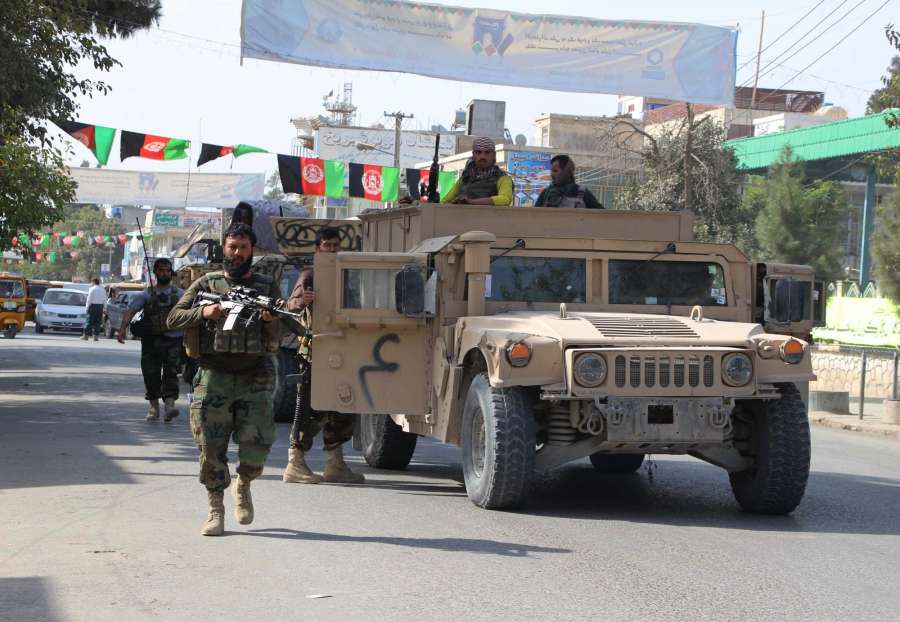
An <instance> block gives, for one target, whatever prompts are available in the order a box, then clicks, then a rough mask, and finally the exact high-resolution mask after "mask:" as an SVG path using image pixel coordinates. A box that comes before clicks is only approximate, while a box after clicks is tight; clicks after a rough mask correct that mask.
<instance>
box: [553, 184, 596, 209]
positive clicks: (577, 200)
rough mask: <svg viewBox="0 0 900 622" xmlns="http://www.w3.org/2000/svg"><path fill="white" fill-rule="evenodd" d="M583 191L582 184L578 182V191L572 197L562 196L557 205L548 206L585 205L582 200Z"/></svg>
mask: <svg viewBox="0 0 900 622" xmlns="http://www.w3.org/2000/svg"><path fill="white" fill-rule="evenodd" d="M584 191H585V188H584V186H582V185H581V184H578V193H577V194H576V195H575V196H574V197H566V196H564V197H563V198H562V200H560V202H559V203H558V204H557V205H552V206H548V207H575V208H583V207H587V205H586V204H585V202H584Z"/></svg>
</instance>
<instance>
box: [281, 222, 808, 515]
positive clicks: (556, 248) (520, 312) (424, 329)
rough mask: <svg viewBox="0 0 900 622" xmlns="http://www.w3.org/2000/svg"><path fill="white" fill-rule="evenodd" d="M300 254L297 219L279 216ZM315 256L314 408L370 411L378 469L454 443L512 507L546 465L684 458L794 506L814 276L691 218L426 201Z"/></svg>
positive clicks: (467, 466) (801, 473)
mask: <svg viewBox="0 0 900 622" xmlns="http://www.w3.org/2000/svg"><path fill="white" fill-rule="evenodd" d="M273 225H274V230H275V237H276V240H277V241H278V242H279V244H280V245H281V249H282V252H284V253H285V254H291V253H292V252H293V251H292V248H291V243H290V237H291V235H290V234H288V233H287V232H290V231H296V230H297V229H298V228H299V227H303V226H304V225H303V221H302V220H297V219H273ZM358 226H359V228H360V230H359V234H360V236H361V237H362V249H363V250H362V251H361V252H340V253H336V254H318V255H316V256H315V289H316V302H315V308H314V314H313V330H314V337H313V346H312V348H313V352H314V354H313V357H312V358H313V392H312V405H313V407H314V408H315V409H317V410H326V411H338V412H344V413H358V414H360V415H367V416H363V417H361V426H360V427H361V436H362V439H363V447H364V449H365V456H366V460H367V462H368V463H369V464H370V465H372V466H374V467H381V468H403V467H405V466H406V465H407V464H408V463H409V462H410V460H411V458H412V456H413V452H414V450H415V446H416V439H417V438H418V437H419V436H426V437H430V438H435V439H437V440H439V441H443V442H446V443H451V444H454V445H459V446H461V448H462V462H463V474H464V478H465V485H466V490H467V493H468V495H469V498H470V499H471V500H472V501H473V502H474V503H475V504H476V505H478V506H480V507H483V508H491V509H500V508H511V507H515V506H518V505H519V504H521V503H522V502H523V501H524V500H525V498H526V495H527V491H528V488H529V482H530V480H531V478H532V474H533V472H534V471H535V469H539V470H545V469H550V468H553V467H556V466H559V465H562V464H564V463H567V462H570V461H572V460H577V459H580V458H583V457H589V458H590V461H591V462H592V464H593V465H594V467H596V468H597V469H598V470H600V471H603V472H607V473H627V472H633V471H635V470H637V469H638V468H639V467H640V465H641V464H642V462H643V460H644V456H645V455H646V454H687V455H691V456H694V457H696V458H699V459H701V460H705V461H707V462H709V463H712V464H714V465H717V466H720V467H722V468H724V469H725V470H727V471H728V473H729V476H730V480H731V486H732V489H733V492H734V495H735V497H736V499H737V501H738V503H739V504H740V505H741V507H743V508H744V509H746V510H748V511H752V512H760V513H771V514H783V513H787V512H790V511H792V510H793V509H794V508H795V507H796V506H797V504H798V503H799V502H800V500H801V498H802V496H803V493H804V490H805V487H806V481H807V476H808V473H809V459H810V440H809V424H808V420H807V413H806V406H805V404H804V400H805V398H806V395H807V393H808V389H807V388H808V382H809V381H810V380H812V379H814V376H813V373H812V369H811V365H810V356H809V352H808V348H807V343H806V342H804V341H803V340H800V339H798V338H797V337H796V336H803V335H808V334H809V332H810V330H811V328H812V325H813V323H814V317H813V310H814V306H815V303H816V300H815V296H814V292H815V285H814V283H813V276H814V275H813V272H812V270H811V269H810V268H808V267H805V266H787V265H775V264H769V265H766V264H753V263H751V262H749V261H748V259H747V258H746V257H745V256H744V255H743V254H742V253H741V252H740V251H739V250H738V249H737V248H735V247H734V246H731V245H726V244H704V243H698V242H694V241H693V240H692V230H693V216H692V215H691V214H689V213H686V212H681V213H660V212H653V213H651V212H626V211H594V210H583V209H582V210H574V209H545V208H506V207H481V206H448V205H441V206H438V205H432V204H421V205H418V206H414V207H408V208H401V209H393V210H388V211H382V212H378V213H370V214H363V215H361V216H360V222H359V223H358Z"/></svg>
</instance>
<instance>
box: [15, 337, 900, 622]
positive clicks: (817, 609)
mask: <svg viewBox="0 0 900 622" xmlns="http://www.w3.org/2000/svg"><path fill="white" fill-rule="evenodd" d="M138 359H139V344H138V343H137V342H128V343H127V344H125V345H120V344H118V343H116V342H115V341H113V340H108V339H102V338H101V341H100V342H98V343H93V342H83V341H80V340H79V339H78V338H77V336H74V335H68V334H66V335H63V334H45V335H43V336H37V335H35V334H34V333H33V329H32V328H30V327H29V328H27V329H26V332H25V333H24V334H21V335H19V336H18V337H17V338H16V339H14V340H0V422H2V432H0V620H92V621H94V620H126V619H127V620H190V621H192V622H197V621H201V620H221V619H235V620H239V619H257V620H268V619H273V620H274V619H283V620H326V619H327V620H422V619H427V620H497V619H510V620H537V619H540V620H587V619H603V618H607V619H608V618H612V619H640V620H672V619H692V620H697V619H700V620H707V619H708V620H846V619H856V620H887V619H896V617H897V615H898V614H897V610H898V605H900V596H898V594H900V442H898V441H896V440H890V439H881V438H877V437H870V436H866V435H862V434H859V433H853V432H846V431H840V430H830V429H823V428H815V429H814V430H813V443H814V446H813V472H812V475H811V478H810V483H809V488H808V491H807V495H806V497H805V499H804V501H803V503H802V504H801V506H800V507H799V509H798V510H797V511H796V512H795V513H794V514H793V515H792V516H789V517H759V516H753V515H748V514H744V513H742V512H741V511H740V510H739V509H738V508H737V506H736V504H735V502H734V500H733V499H732V496H731V491H730V489H729V486H728V481H727V477H726V474H725V473H724V472H723V471H721V470H719V469H717V468H715V467H712V466H710V465H707V464H704V463H701V462H698V461H695V460H692V459H688V458H686V459H680V458H670V457H660V458H657V459H656V460H655V461H654V462H653V464H652V466H651V467H649V468H648V467H647V466H645V467H644V468H642V470H641V471H640V472H639V473H638V474H636V475H631V476H626V477H605V476H600V475H598V474H596V473H594V472H593V471H592V469H591V466H590V464H589V463H588V462H587V461H582V462H579V463H577V464H573V465H570V466H567V467H565V468H563V469H560V470H558V471H555V472H553V473H552V474H550V475H548V476H544V477H542V478H541V479H540V480H539V481H538V482H537V484H536V485H535V489H534V491H533V493H532V495H531V500H530V502H529V504H528V505H527V507H525V508H523V509H522V510H521V511H518V512H488V511H484V510H479V509H478V508H476V507H475V506H473V505H472V504H471V503H470V502H469V501H468V499H467V498H466V496H465V491H464V489H463V486H462V484H461V483H460V482H461V480H462V475H461V469H460V463H459V454H458V450H456V449H454V448H451V447H447V446H443V445H440V444H437V443H432V442H427V441H425V442H422V443H421V444H420V446H419V449H418V450H417V453H416V456H415V459H414V462H413V464H412V465H411V466H410V468H409V469H408V470H406V471H402V472H401V471H396V472H389V471H374V470H372V469H369V468H367V467H363V466H360V465H361V464H362V460H361V458H360V457H359V455H358V454H354V453H352V452H351V454H350V456H349V460H350V461H351V462H352V463H354V464H355V465H356V466H357V468H361V469H362V470H363V471H364V472H365V473H366V476H367V477H368V482H367V484H366V485H364V486H329V485H317V486H308V485H296V484H291V485H289V484H284V483H282V482H281V470H282V469H283V468H284V465H285V462H286V460H287V436H288V428H287V426H286V425H280V426H279V431H278V432H279V439H278V443H277V445H276V446H275V448H274V450H273V452H272V455H271V457H270V460H269V464H268V465H267V466H266V470H265V473H264V474H263V476H262V478H261V479H260V480H259V481H257V482H255V483H254V485H253V496H254V501H255V504H256V520H255V522H254V523H253V524H252V525H249V526H246V527H243V526H239V525H237V524H236V522H235V521H234V519H233V517H232V515H231V507H232V502H231V498H230V495H227V496H226V508H227V509H228V515H227V520H226V528H227V530H228V531H227V534H226V536H225V537H221V538H204V537H201V536H200V535H199V529H200V526H201V524H202V522H203V520H204V518H205V514H206V495H205V493H204V491H203V488H202V487H201V486H200V485H199V484H198V482H197V451H196V448H195V447H194V445H193V442H192V439H191V435H190V431H189V427H188V425H187V417H186V416H185V415H184V413H183V414H182V416H181V417H179V418H178V419H176V420H175V422H173V423H172V424H168V425H167V424H164V423H162V422H158V423H147V422H145V421H144V420H143V416H144V413H145V409H146V403H145V402H144V400H143V399H142V398H143V386H142V383H141V378H140V373H139V371H138ZM179 405H181V406H182V408H183V407H184V402H182V401H179ZM311 463H312V465H313V467H314V468H316V469H321V468H322V463H323V459H322V453H321V450H320V449H319V448H316V449H314V450H313V451H312V452H311ZM651 473H652V476H651Z"/></svg>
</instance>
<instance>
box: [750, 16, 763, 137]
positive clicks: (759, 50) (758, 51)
mask: <svg viewBox="0 0 900 622" xmlns="http://www.w3.org/2000/svg"><path fill="white" fill-rule="evenodd" d="M765 27H766V12H765V11H763V12H762V20H761V21H760V23H759V45H758V46H757V48H756V76H755V77H754V78H753V94H752V95H750V110H751V111H752V110H753V106H754V105H755V104H756V85H757V84H758V83H759V60H760V57H761V56H762V42H763V30H764V29H765ZM750 118H751V119H750V124H751V125H752V124H753V120H752V119H753V112H750Z"/></svg>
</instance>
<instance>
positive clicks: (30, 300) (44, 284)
mask: <svg viewBox="0 0 900 622" xmlns="http://www.w3.org/2000/svg"><path fill="white" fill-rule="evenodd" d="M25 286H26V291H25V300H26V301H27V302H26V305H27V306H26V308H25V321H26V322H33V321H34V310H35V309H36V308H37V303H38V301H39V300H40V299H41V298H43V297H44V292H45V291H47V290H48V289H50V288H51V287H61V286H60V285H54V284H53V283H51V282H50V281H45V280H42V279H26V280H25Z"/></svg>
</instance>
